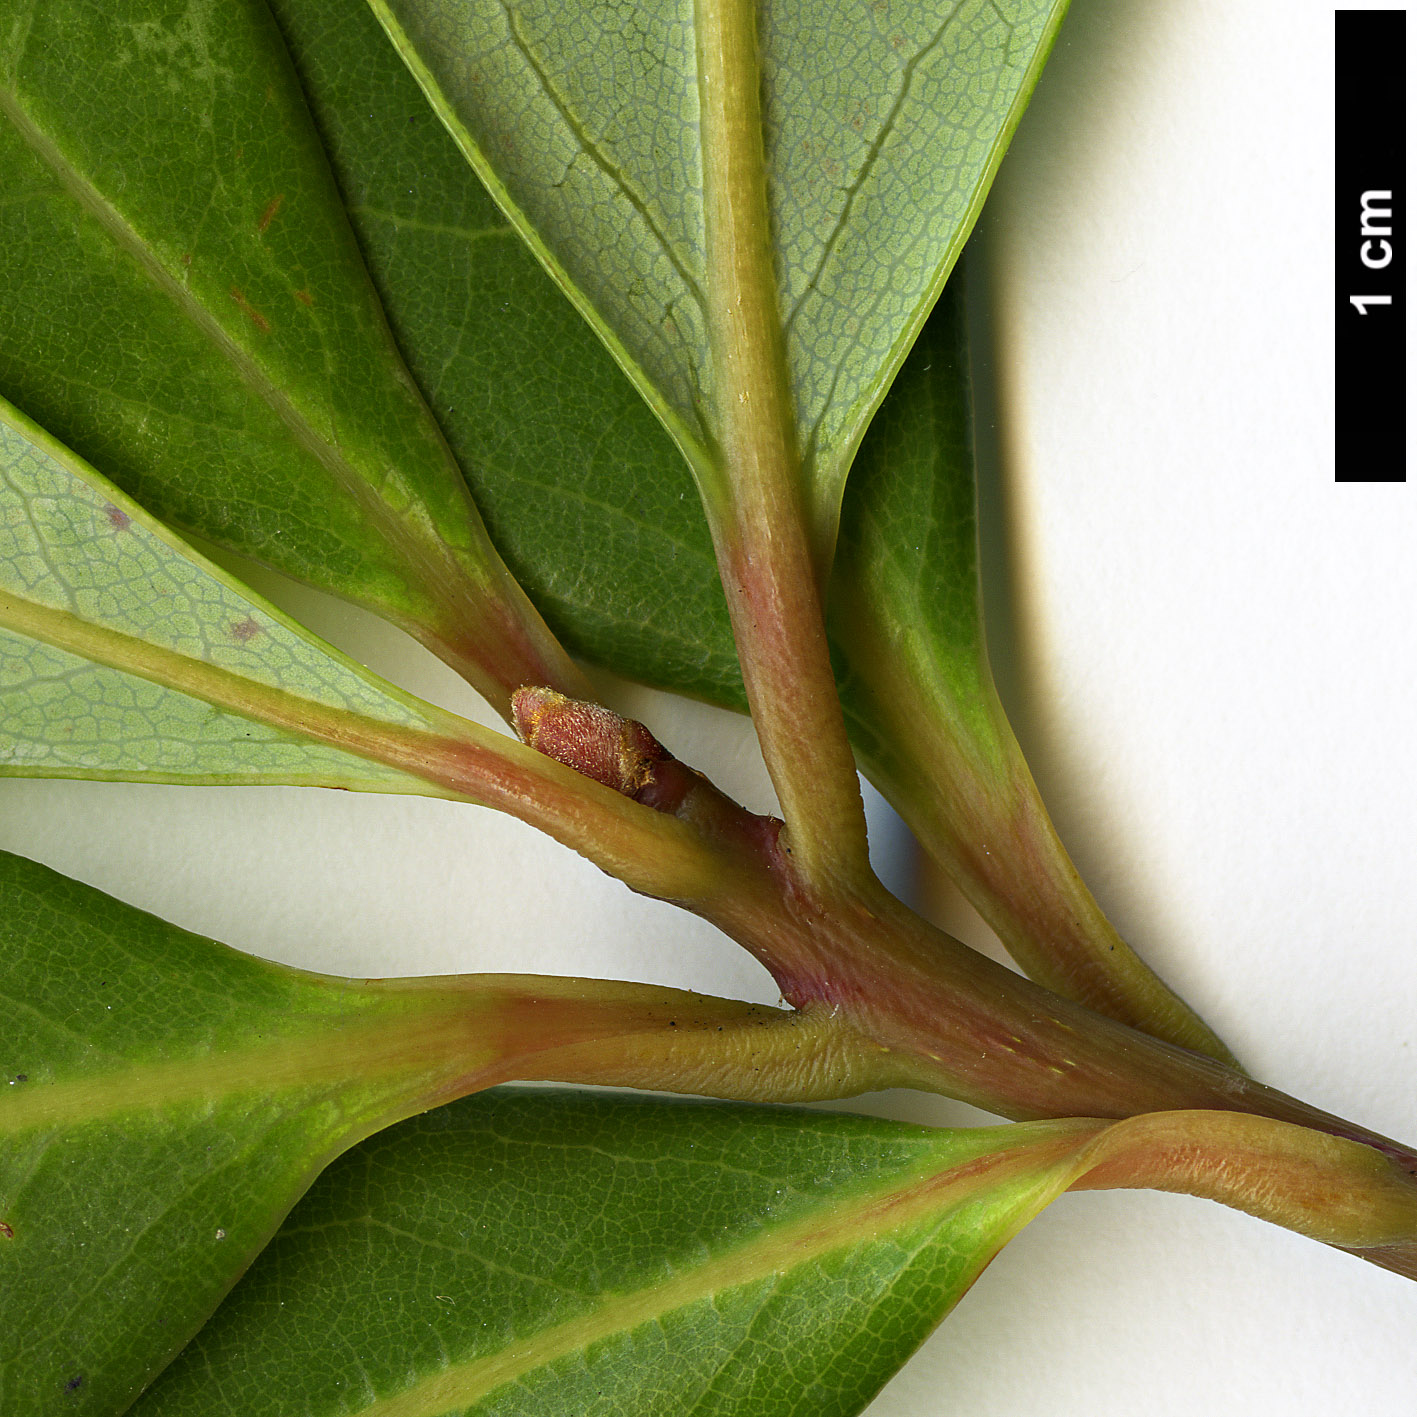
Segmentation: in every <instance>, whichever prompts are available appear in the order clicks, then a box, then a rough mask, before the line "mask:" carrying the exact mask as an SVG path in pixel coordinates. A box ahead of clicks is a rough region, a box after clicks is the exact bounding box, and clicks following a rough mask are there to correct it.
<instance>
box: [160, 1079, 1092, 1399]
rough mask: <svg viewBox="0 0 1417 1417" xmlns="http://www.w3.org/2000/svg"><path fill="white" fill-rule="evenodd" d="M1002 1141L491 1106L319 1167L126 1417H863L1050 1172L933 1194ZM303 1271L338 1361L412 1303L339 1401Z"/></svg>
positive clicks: (503, 1096) (696, 1114)
mask: <svg viewBox="0 0 1417 1417" xmlns="http://www.w3.org/2000/svg"><path fill="white" fill-rule="evenodd" d="M1049 1125H1050V1126H1055V1127H1056V1126H1057V1125H1058V1124H1049ZM1069 1128H1071V1129H1072V1131H1077V1130H1078V1128H1076V1127H1075V1126H1074V1124H1062V1129H1063V1130H1064V1131H1068V1129H1069ZM1024 1130H1025V1131H1030V1134H1032V1132H1039V1133H1040V1135H1042V1134H1044V1133H1045V1132H1046V1128H1045V1129H1043V1131H1040V1129H1037V1128H1034V1129H1027V1128H1025V1129H1024ZM1090 1130H1091V1129H1090V1128H1083V1129H1082V1131H1083V1132H1084V1133H1088V1132H1090ZM1001 1133H1007V1134H1008V1135H1009V1136H1010V1137H1011V1139H1013V1140H1014V1141H1016V1142H1017V1141H1021V1140H1022V1136H1021V1133H1020V1132H1019V1131H1018V1129H990V1130H989V1131H988V1132H975V1133H940V1132H929V1131H926V1130H925V1129H921V1128H907V1127H901V1126H897V1125H895V1124H890V1123H880V1122H875V1121H872V1120H869V1119H865V1118H851V1117H831V1116H828V1115H827V1114H821V1113H811V1114H803V1113H799V1112H784V1111H773V1112H768V1111H765V1110H763V1109H747V1108H730V1107H724V1106H721V1105H703V1104H689V1105H683V1104H679V1105H671V1104H668V1103H665V1102H660V1101H654V1102H652V1101H650V1100H648V1099H625V1098H622V1097H610V1096H599V1097H594V1096H588V1095H586V1094H575V1093H565V1092H560V1093H555V1094H536V1093H534V1092H531V1091H529V1090H526V1089H513V1090H505V1091H503V1092H500V1093H496V1092H494V1093H490V1094H483V1095H482V1096H481V1097H479V1098H477V1099H469V1100H468V1101H467V1102H464V1103H459V1104H456V1105H455V1106H453V1107H451V1108H445V1109H441V1110H440V1111H439V1112H438V1113H436V1114H433V1115H430V1116H428V1117H425V1118H421V1119H417V1120H415V1121H414V1122H411V1123H408V1124H404V1125H402V1126H401V1127H399V1128H398V1129H396V1130H394V1131H391V1132H389V1133H386V1134H385V1135H384V1136H382V1137H380V1138H378V1139H376V1140H375V1141H374V1142H373V1143H371V1144H366V1145H365V1146H363V1147H361V1148H360V1149H359V1151H357V1152H355V1153H352V1154H351V1155H350V1156H349V1157H347V1158H346V1159H345V1161H344V1162H342V1163H341V1164H339V1165H338V1166H337V1167H336V1168H334V1169H333V1170H332V1171H331V1172H330V1173H329V1174H328V1175H327V1176H326V1178H325V1179H324V1180H323V1181H322V1182H321V1184H320V1185H319V1187H317V1189H316V1190H315V1191H314V1192H312V1194H311V1196H310V1197H309V1199H308V1200H307V1202H306V1203H305V1205H304V1206H302V1208H301V1210H300V1211H299V1212H298V1213H297V1214H296V1215H295V1216H293V1217H292V1221H291V1224H290V1226H289V1228H288V1229H287V1231H285V1232H283V1233H282V1235H281V1236H279V1237H278V1238H277V1240H276V1241H275V1244H274V1245H273V1247H272V1249H271V1250H270V1251H269V1253H268V1255H267V1256H266V1257H265V1258H264V1259H263V1260H262V1262H261V1265H260V1266H259V1267H258V1268H257V1269H256V1270H255V1271H253V1274H252V1276H251V1277H250V1279H249V1280H248V1281H247V1283H246V1284H244V1285H243V1286H242V1288H241V1289H240V1290H239V1291H238V1292H237V1293H236V1294H235V1295H233V1298H232V1301H231V1302H230V1303H229V1304H228V1306H227V1307H226V1308H224V1309H223V1310H222V1311H221V1313H220V1314H218V1316H217V1318H216V1319H215V1320H214V1322H213V1325H212V1326H211V1327H209V1328H208V1329H207V1330H206V1331H205V1332H204V1333H203V1334H202V1336H201V1337H200V1338H199V1340H198V1342H197V1344H196V1345H194V1347H193V1348H192V1349H191V1350H189V1352H188V1353H186V1354H184V1355H183V1357H182V1358H181V1359H179V1361H178V1363H177V1364H176V1365H175V1366H174V1368H173V1369H172V1370H171V1371H170V1372H169V1374H168V1375H167V1376H166V1377H165V1378H164V1380H163V1381H162V1382H161V1383H160V1384H159V1385H158V1386H157V1387H156V1388H155V1389H154V1390H153V1392H152V1393H150V1394H149V1395H148V1397H147V1398H146V1399H145V1401H144V1403H143V1404H142V1405H141V1406H140V1408H139V1409H138V1410H139V1411H140V1412H141V1413H142V1414H144V1417H149V1414H151V1417H158V1414H161V1417H176V1414H185V1413H188V1412H194V1411H199V1410H201V1411H231V1412H235V1411H243V1412H250V1413H252V1414H253V1417H254V1414H263V1413H266V1412H275V1411H278V1410H280V1403H281V1402H290V1401H293V1400H300V1401H304V1402H305V1403H306V1404H307V1405H308V1407H309V1410H311V1411H324V1410H330V1408H331V1404H332V1403H335V1402H338V1403H339V1404H341V1410H346V1411H357V1412H367V1413H368V1414H370V1417H375V1414H377V1417H439V1415H440V1414H450V1413H453V1412H457V1413H460V1414H472V1413H477V1414H491V1413H496V1414H498V1417H511V1414H518V1417H520V1414H522V1413H528V1414H529V1413H532V1412H546V1411H577V1412H581V1411H584V1412H587V1413H597V1414H600V1413H606V1414H608V1413H611V1412H624V1413H627V1414H634V1417H640V1414H643V1417H651V1414H662V1413H663V1412H666V1411H676V1412H678V1411H683V1412H693V1413H698V1414H704V1415H705V1417H706V1414H709V1413H712V1414H715V1417H721V1414H729V1413H733V1414H745V1417H746V1414H748V1413H769V1412H771V1413H778V1412H783V1413H786V1412H805V1411H811V1412H813V1413H822V1414H845V1413H850V1412H856V1411H859V1409H860V1407H861V1406H862V1405H863V1404H864V1403H865V1402H866V1401H867V1400H869V1397H870V1396H871V1395H872V1393H873V1392H874V1391H875V1389H876V1388H877V1387H878V1386H879V1385H880V1383H881V1382H882V1381H883V1380H884V1377H885V1376H886V1375H888V1373H889V1372H890V1371H892V1370H893V1369H894V1367H895V1366H897V1365H898V1364H899V1363H900V1362H901V1361H903V1359H904V1358H905V1356H906V1355H907V1354H908V1352H909V1351H910V1350H911V1349H912V1348H913V1347H914V1346H915V1344H916V1343H918V1341H919V1340H920V1338H921V1337H923V1333H924V1332H926V1331H928V1328H929V1327H932V1326H933V1322H934V1321H935V1320H937V1319H938V1317H939V1315H940V1313H941V1312H942V1311H943V1310H944V1309H945V1308H947V1307H948V1305H949V1303H950V1302H951V1301H952V1300H953V1298H955V1297H957V1296H958V1293H959V1292H961V1291H962V1289H963V1288H966V1287H967V1286H968V1283H969V1282H971V1281H972V1279H973V1278H974V1277H975V1275H976V1274H977V1272H978V1269H979V1268H980V1267H982V1263H983V1262H984V1258H986V1257H987V1256H988V1255H989V1254H992V1252H993V1249H994V1248H995V1247H996V1246H997V1245H998V1244H1000V1243H1002V1241H1003V1238H1006V1236H1007V1234H1009V1233H1012V1230H1013V1229H1014V1228H1017V1225H1018V1224H1021V1223H1022V1222H1023V1220H1024V1219H1026V1218H1027V1216H1028V1214H1030V1213H1031V1211H1032V1209H1033V1208H1035V1207H1036V1206H1037V1205H1038V1204H1040V1203H1041V1202H1042V1200H1043V1198H1044V1197H1045V1196H1051V1191H1052V1188H1053V1187H1055V1186H1056V1185H1057V1183H1058V1181H1059V1180H1060V1178H1061V1176H1062V1174H1063V1173H1062V1172H1061V1170H1059V1169H1058V1168H1057V1167H1056V1166H1055V1165H1052V1164H1041V1165H1040V1166H1039V1167H1038V1168H1037V1169H1036V1171H1035V1172H1034V1173H1030V1174H1027V1175H1024V1174H1023V1173H1020V1174H1019V1175H1016V1176H1014V1177H1012V1178H1005V1177H1004V1176H1002V1175H1001V1176H1000V1177H998V1178H997V1179H998V1181H999V1187H998V1192H997V1194H996V1195H995V1197H994V1199H993V1201H992V1202H984V1203H980V1204H979V1205H972V1204H971V1202H970V1201H969V1200H968V1199H967V1196H966V1195H965V1194H964V1193H962V1194H961V1195H959V1196H956V1197H955V1198H954V1201H951V1200H949V1199H942V1198H941V1197H940V1196H939V1195H933V1196H932V1195H928V1194H926V1193H927V1192H928V1191H929V1189H930V1184H931V1178H933V1177H934V1176H936V1175H937V1174H939V1172H940V1171H941V1170H942V1169H944V1170H948V1169H949V1168H951V1167H954V1168H962V1169H963V1170H964V1171H968V1170H969V1169H970V1168H971V1167H974V1166H982V1167H983V1168H984V1169H987V1167H988V1160H987V1158H988V1153H989V1150H990V1147H991V1146H994V1147H997V1146H998V1145H999V1143H1000V1139H1001ZM1070 1134H1071V1133H1070ZM1070 1146H1071V1143H1069V1144H1067V1145H1065V1146H1064V1148H1063V1150H1064V1151H1067V1150H1068V1149H1070ZM1050 1154H1051V1153H1050ZM1054 1160H1056V1156H1055V1157H1054ZM969 1190H970V1186H968V1185H967V1186H966V1187H965V1192H969ZM955 1202H958V1203H957V1204H956V1203H955ZM893 1206H894V1207H896V1209H895V1211H894V1212H893V1211H892V1207H893ZM942 1215H946V1216H951V1217H952V1218H953V1232H952V1234H951V1236H950V1238H949V1240H948V1241H946V1242H944V1243H942V1242H941V1235H940V1233H939V1232H940V1231H941V1227H942V1225H944V1226H946V1228H948V1223H947V1222H946V1221H942V1219H941V1217H942ZM863 1222H865V1223H866V1224H867V1227H868V1229H871V1230H872V1234H871V1235H869V1236H867V1237H865V1238H863V1236H862V1234H861V1230H860V1227H861V1226H862V1224H863ZM319 1275H323V1276H324V1280H325V1282H326V1283H327V1284H329V1285H332V1286H333V1287H334V1288H335V1289H337V1290H338V1291H339V1293H340V1296H341V1297H340V1299H339V1300H338V1301H336V1302H337V1304H338V1306H339V1307H340V1309H341V1310H342V1312H343V1314H344V1316H345V1318H344V1322H343V1324H340V1323H339V1321H338V1320H337V1321H336V1324H337V1328H336V1331H335V1334H334V1338H335V1342H336V1343H337V1344H338V1345H339V1347H340V1349H341V1350H342V1351H360V1352H361V1353H363V1352H365V1351H367V1347H368V1346H367V1345H365V1344H364V1343H363V1342H362V1341H361V1339H360V1338H359V1337H358V1335H359V1333H360V1331H361V1326H362V1325H365V1324H368V1323H371V1322H375V1321H377V1319H378V1316H380V1315H381V1314H382V1315H384V1316H387V1314H388V1312H389V1308H388V1303H387V1299H388V1297H389V1296H390V1295H398V1296H399V1299H400V1304H401V1306H402V1307H403V1308H404V1311H405V1313H406V1315H407V1326H406V1328H405V1329H403V1330H401V1331H400V1338H399V1340H398V1341H396V1343H395V1346H396V1347H397V1348H398V1355H397V1357H391V1356H389V1355H387V1354H380V1353H377V1352H370V1353H369V1358H368V1364H369V1366H368V1367H367V1368H366V1369H365V1371H364V1373H363V1374H362V1376H361V1379H360V1383H359V1385H358V1386H359V1389H360V1390H359V1391H357V1392H356V1391H353V1390H352V1388H353V1387H354V1385H353V1384H349V1383H345V1382H341V1381H340V1377H341V1374H342V1371H343V1370H342V1369H341V1368H340V1366H339V1365H338V1364H336V1365H334V1366H333V1367H332V1366H331V1365H330V1364H329V1363H328V1361H327V1360H326V1359H325V1357H324V1356H323V1355H324V1354H326V1352H327V1351H328V1350H327V1348H326V1344H327V1341H328V1339H329V1337H330V1330H329V1312H328V1311H329V1305H328V1304H327V1303H326V1302H325V1297H324V1296H323V1295H322V1294H321V1292H320V1291H321V1284H320V1281H319V1280H318V1279H317V1276H319ZM883 1309H885V1310H889V1314H890V1318H891V1320H893V1321H887V1322H883V1321H882V1310H883ZM385 1336H386V1337H387V1331H386V1335H385ZM346 1345H352V1347H349V1348H346ZM252 1353H259V1354H260V1355H261V1357H260V1358H259V1359H258V1360H257V1363H256V1365H255V1368H256V1372H255V1373H254V1375H253V1369H252V1364H251V1357H250V1355H251V1354H252ZM824 1359H826V1360H827V1361H822V1360H824ZM336 1394H339V1395H338V1396H336ZM204 1404H205V1405H204Z"/></svg>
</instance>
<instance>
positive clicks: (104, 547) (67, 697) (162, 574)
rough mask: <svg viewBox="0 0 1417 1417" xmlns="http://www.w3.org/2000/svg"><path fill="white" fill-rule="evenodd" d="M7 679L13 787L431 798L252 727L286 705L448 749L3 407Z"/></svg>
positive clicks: (322, 748)
mask: <svg viewBox="0 0 1417 1417" xmlns="http://www.w3.org/2000/svg"><path fill="white" fill-rule="evenodd" d="M0 666H3V667H0V693H3V702H4V707H5V718H4V721H3V724H0V772H14V773H21V774H23V775H26V776H30V775H47V776H65V777H68V776H75V777H84V776H90V775H93V776H100V777H119V776H122V777H131V778H152V779H155V780H159V781H193V782H211V781H227V782H235V781H244V782H291V781H295V782H306V783H321V784H324V785H329V786H342V787H353V786H358V787H365V788H368V789H371V790H375V791H422V790H428V788H429V785H428V784H426V783H425V784H422V785H421V786H420V785H419V784H418V781H417V780H416V779H414V778H412V777H410V776H409V775H407V774H406V773H401V772H398V771H397V770H395V769H392V768H390V767H388V766H387V765H385V764H383V763H380V762H377V761H374V760H373V759H371V758H369V757H365V756H362V755H359V754H357V753H351V752H347V751H344V750H342V749H341V748H339V747H336V746H333V745H331V744H329V743H319V742H316V741H314V740H313V739H312V738H311V736H310V735H308V734H300V733H299V732H298V731H294V730H293V725H292V724H291V723H290V722H289V721H287V722H286V723H284V724H281V723H279V722H278V721H277V722H274V723H272V722H269V721H267V722H266V723H265V725H264V726H262V725H261V724H260V723H259V722H258V723H253V720H260V719H261V717H262V714H261V711H260V706H261V703H262V700H266V701H267V702H269V701H270V700H271V697H272V695H275V696H278V697H280V696H289V697H290V698H291V699H292V700H293V701H294V702H295V703H297V704H303V705H307V706H308V712H309V714H310V716H311V717H312V719H313V717H314V716H315V714H316V713H317V712H318V711H319V710H322V709H323V710H326V711H333V712H335V713H336V714H346V715H350V716H351V717H353V716H358V717H362V718H368V719H370V720H372V721H375V722H379V723H382V724H384V725H387V726H389V727H395V728H404V729H413V730H420V729H421V730H426V731H431V730H433V729H434V728H435V726H436V725H437V723H438V716H437V715H436V711H435V710H432V709H431V708H428V707H427V706H425V707H424V708H422V709H420V708H419V707H417V701H416V700H414V699H413V698H412V697H411V696H409V695H405V694H402V693H401V692H400V691H398V690H394V689H393V688H392V687H391V686H384V685H382V684H381V683H380V681H378V680H377V679H376V678H375V676H373V675H371V674H369V673H368V672H367V671H365V670H363V669H361V668H360V667H359V666H357V665H355V664H354V663H353V661H352V660H348V659H346V658H345V657H344V656H342V655H339V654H338V652H336V651H334V650H331V649H329V648H328V647H327V646H323V645H321V644H320V642H319V641H318V640H316V639H315V638H314V637H313V636H311V635H309V634H307V633H306V632H304V631H301V630H300V629H299V628H298V627H296V626H295V625H294V624H293V622H291V621H288V620H287V619H286V618H285V617H283V616H281V615H280V614H279V613H278V612H276V611H275V610H273V609H272V608H271V607H268V606H265V605H263V604H261V603H260V602H258V601H257V600H256V599H255V598H254V597H252V596H251V595H250V594H249V593H248V592H246V591H245V590H244V588H243V587H241V586H240V585H239V583H238V582H236V581H235V580H234V579H233V578H232V577H230V576H227V575H226V574H225V573H223V572H221V571H220V570H218V568H216V567H215V566H212V565H211V564H210V563H209V562H206V561H204V560H203V559H202V558H200V557H198V556H197V555H196V553H195V552H193V551H192V550H191V548H189V547H187V546H186V545H185V543H183V542H182V541H181V540H180V539H179V538H177V537H175V536H174V535H172V534H171V533H169V532H167V531H166V530H165V529H164V528H163V527H162V526H161V525H160V524H158V523H156V522H154V521H153V520H152V518H150V517H148V516H147V514H146V513H144V512H143V510H142V509H141V508H140V507H138V506H137V504H136V503H135V502H133V501H132V500H131V499H130V498H127V497H125V496H124V495H123V494H122V493H121V492H120V491H118V489H117V488H116V487H113V486H112V485H111V484H108V483H106V481H105V480H104V479H103V478H101V477H99V476H98V475H97V474H96V473H94V472H93V470H92V469H91V468H88V467H87V466H86V465H84V464H83V463H82V462H80V461H79V460H78V459H76V458H75V457H74V456H73V455H72V454H71V453H69V451H68V450H67V449H66V448H64V447H63V446H62V445H60V444H59V443H57V442H56V441H55V440H54V439H52V438H50V437H49V436H48V435H47V434H46V433H45V432H44V431H43V430H42V429H40V428H38V427H37V426H36V425H34V424H33V423H32V422H30V420H28V419H27V418H25V417H24V416H23V415H22V414H20V413H19V412H18V410H15V409H13V408H10V407H9V406H8V405H5V404H4V403H3V401H0ZM204 672H205V673H206V674H207V677H221V678H222V679H224V680H226V681H230V682H231V683H233V684H235V685H236V686H237V689H238V693H241V692H242V689H241V686H244V698H245V701H246V703H247V705H248V707H247V711H246V712H244V713H243V712H238V711H232V709H231V708H230V707H229V706H228V707H222V706H219V705H214V704H213V703H212V702H211V700H210V698H203V697H202V695H201V691H200V689H198V690H197V692H196V693H195V694H194V692H193V689H194V688H197V685H198V683H199V682H200V679H201V676H202V674H203V673H204ZM164 673H165V677H166V679H167V682H166V683H164V682H162V680H163V677H164Z"/></svg>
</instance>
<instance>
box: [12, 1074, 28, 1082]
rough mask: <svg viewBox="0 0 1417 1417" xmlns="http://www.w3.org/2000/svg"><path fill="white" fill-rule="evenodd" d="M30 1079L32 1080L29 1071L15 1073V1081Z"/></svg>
mask: <svg viewBox="0 0 1417 1417" xmlns="http://www.w3.org/2000/svg"><path fill="white" fill-rule="evenodd" d="M29 1080H30V1075H29V1074H28V1073H16V1074H15V1081H16V1082H28V1081H29Z"/></svg>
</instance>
